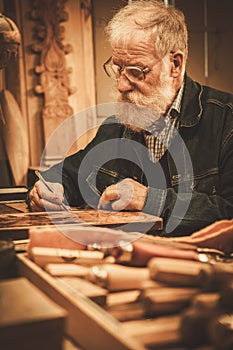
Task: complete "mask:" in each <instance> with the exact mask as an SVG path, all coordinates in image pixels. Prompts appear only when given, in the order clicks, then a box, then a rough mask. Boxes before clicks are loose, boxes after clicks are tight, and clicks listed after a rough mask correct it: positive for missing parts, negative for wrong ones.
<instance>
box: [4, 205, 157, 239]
mask: <svg viewBox="0 0 233 350" xmlns="http://www.w3.org/2000/svg"><path fill="white" fill-rule="evenodd" d="M162 223H163V222H162V219H161V218H158V217H156V216H153V215H149V214H146V213H142V212H126V211H125V212H111V211H105V210H72V211H69V212H66V211H60V212H49V213H47V212H35V213H8V214H1V215H0V239H6V238H10V239H20V238H21V239H25V238H27V237H28V230H29V229H30V228H35V227H42V226H43V227H48V226H50V227H51V226H54V225H56V226H64V225H65V226H68V225H70V226H72V225H73V226H74V225H75V226H76V225H91V226H101V227H109V228H117V229H121V230H123V231H127V232H130V231H137V232H142V233H146V232H149V231H150V232H153V231H156V230H161V229H162Z"/></svg>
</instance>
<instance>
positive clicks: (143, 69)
mask: <svg viewBox="0 0 233 350" xmlns="http://www.w3.org/2000/svg"><path fill="white" fill-rule="evenodd" d="M111 61H112V56H110V57H109V59H108V60H107V61H106V62H105V63H104V64H103V68H104V71H105V73H106V74H107V76H108V77H109V78H111V79H114V77H112V76H110V75H109V73H108V71H107V69H106V66H107V65H109V66H110V62H111ZM113 64H114V63H113V62H112V65H113ZM114 65H115V66H117V67H119V69H120V72H119V74H120V75H119V78H120V76H121V74H122V73H124V74H125V72H124V71H125V69H126V68H127V69H135V68H136V69H138V70H140V71H141V73H142V74H143V79H141V80H140V79H138V80H136V81H134V80H132V79H130V78H129V77H128V76H127V74H125V76H126V78H127V79H128V80H129V81H131V82H132V83H135V82H137V81H143V80H145V79H146V74H147V73H149V72H150V71H151V70H152V69H151V68H149V67H145V68H142V67H140V66H124V67H121V66H119V65H118V64H114ZM119 78H117V77H116V78H115V79H114V80H118V79H119Z"/></svg>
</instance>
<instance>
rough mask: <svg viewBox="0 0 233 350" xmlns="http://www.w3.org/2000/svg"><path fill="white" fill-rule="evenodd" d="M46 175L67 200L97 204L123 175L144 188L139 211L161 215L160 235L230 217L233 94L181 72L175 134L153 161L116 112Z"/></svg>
mask: <svg viewBox="0 0 233 350" xmlns="http://www.w3.org/2000/svg"><path fill="white" fill-rule="evenodd" d="M44 176H45V177H46V178H47V180H49V181H54V182H55V181H58V182H61V180H60V178H61V177H62V183H63V186H64V189H65V197H66V200H67V202H68V203H69V204H70V205H75V206H80V207H83V206H84V205H88V206H91V207H96V206H97V204H98V200H99V197H100V196H101V193H102V192H103V191H104V189H105V188H106V187H107V186H109V185H111V184H114V183H117V182H119V181H121V180H122V179H124V178H132V179H134V180H136V181H138V182H140V183H142V184H144V185H146V186H148V195H147V199H146V202H145V207H144V211H145V212H147V213H150V214H153V215H158V216H161V217H162V218H163V219H164V229H163V231H161V232H158V234H160V235H164V236H176V235H187V234H191V233H192V232H194V231H196V230H198V229H200V228H202V227H204V226H207V225H208V224H210V223H212V222H214V221H217V220H220V219H229V218H233V95H231V94H228V93H225V92H221V91H218V90H215V89H213V88H210V87H206V86H202V85H200V84H198V83H196V82H194V81H193V80H192V79H191V78H189V77H187V76H186V77H185V88H184V95H183V100H182V107H181V114H180V116H179V133H178V134H177V135H176V136H175V137H174V139H173V140H172V142H171V145H170V147H169V149H168V151H167V152H166V153H165V155H164V156H163V157H162V159H161V160H160V161H159V162H157V163H152V162H151V161H150V159H149V156H148V150H147V148H146V144H145V133H144V132H134V131H132V130H131V129H129V128H128V127H127V126H124V125H122V124H120V123H119V122H118V120H117V118H116V117H115V116H112V117H109V118H107V120H106V121H105V122H104V123H103V124H102V125H101V126H100V127H99V129H98V132H97V134H96V136H95V138H94V139H93V140H92V141H91V142H90V143H89V144H88V145H87V147H86V148H85V149H84V150H81V151H79V152H77V153H75V154H74V155H71V156H69V157H67V158H65V159H64V161H63V162H62V163H59V164H57V165H55V166H53V167H52V168H51V169H49V170H48V171H47V172H46V173H45V174H44Z"/></svg>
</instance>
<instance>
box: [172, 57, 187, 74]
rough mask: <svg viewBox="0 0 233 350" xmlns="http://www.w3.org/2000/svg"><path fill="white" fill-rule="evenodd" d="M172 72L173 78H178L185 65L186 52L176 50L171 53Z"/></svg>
mask: <svg viewBox="0 0 233 350" xmlns="http://www.w3.org/2000/svg"><path fill="white" fill-rule="evenodd" d="M171 62H172V68H171V74H172V77H173V78H177V77H178V76H179V75H180V74H181V73H182V72H183V67H184V54H183V52H181V51H176V52H174V53H172V54H171Z"/></svg>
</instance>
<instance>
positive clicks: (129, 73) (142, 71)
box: [103, 57, 151, 83]
mask: <svg viewBox="0 0 233 350" xmlns="http://www.w3.org/2000/svg"><path fill="white" fill-rule="evenodd" d="M103 67H104V70H105V72H106V74H107V75H108V76H109V77H110V78H112V79H115V80H118V79H119V78H120V76H121V74H124V75H125V76H126V78H127V79H129V80H130V81H131V82H132V83H137V82H139V81H142V80H144V79H145V78H146V74H147V73H148V72H149V71H151V69H150V68H148V67H146V68H142V67H139V66H125V67H121V66H118V65H117V64H114V63H113V60H112V57H110V58H109V59H108V60H107V61H106V62H105V63H104V65H103Z"/></svg>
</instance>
